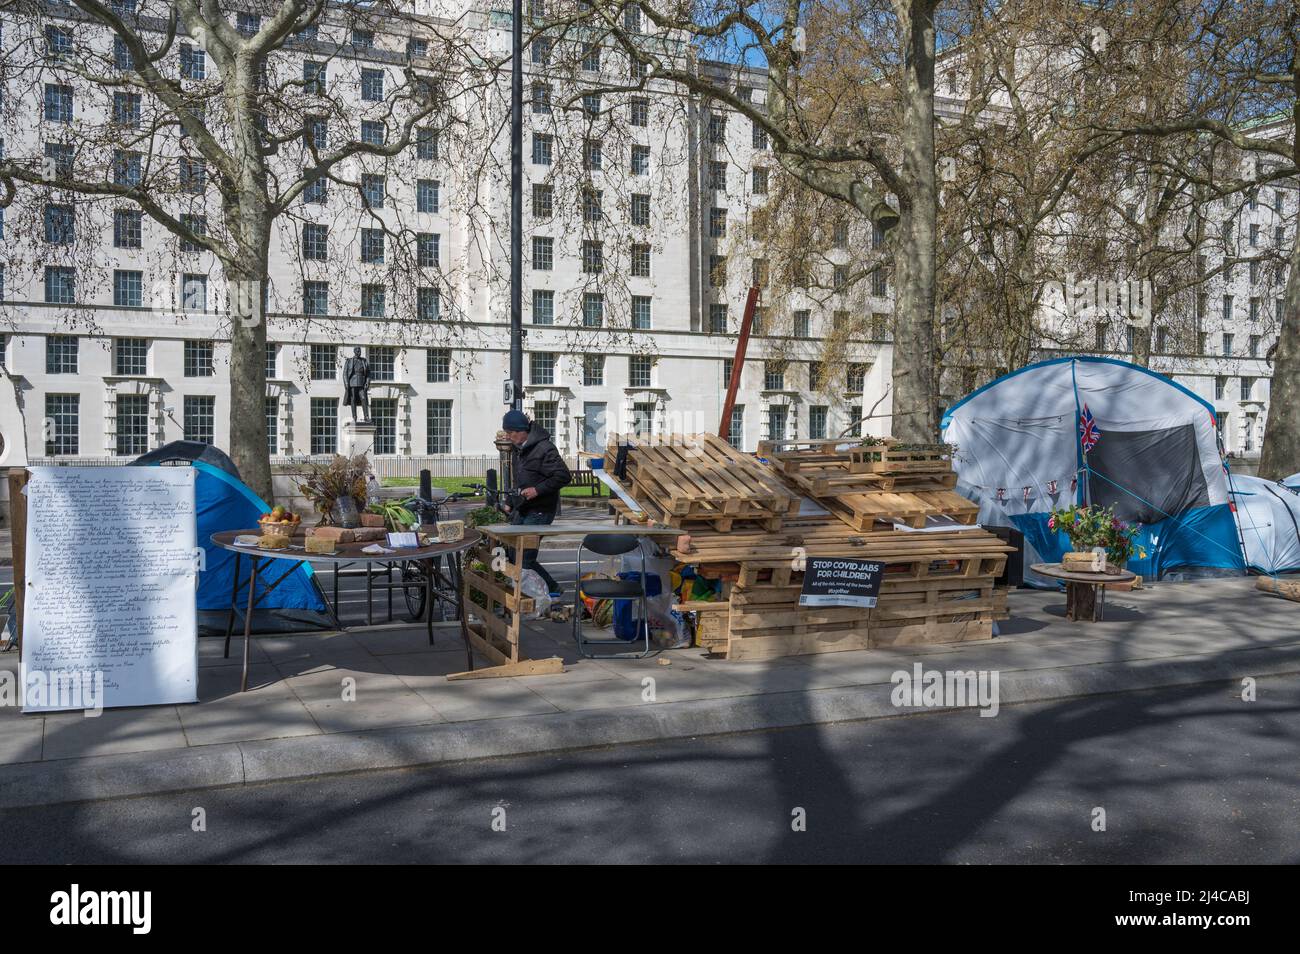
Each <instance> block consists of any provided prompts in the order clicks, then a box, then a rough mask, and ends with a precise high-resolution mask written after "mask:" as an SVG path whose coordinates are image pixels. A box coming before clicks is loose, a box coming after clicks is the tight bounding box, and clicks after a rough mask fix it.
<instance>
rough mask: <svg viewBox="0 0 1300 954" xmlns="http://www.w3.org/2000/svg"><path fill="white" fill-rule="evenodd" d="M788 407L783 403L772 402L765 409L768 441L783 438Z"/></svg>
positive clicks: (788, 411) (788, 413) (781, 439)
mask: <svg viewBox="0 0 1300 954" xmlns="http://www.w3.org/2000/svg"><path fill="white" fill-rule="evenodd" d="M789 415H790V409H789V408H788V407H786V406H785V405H784V404H773V405H772V406H771V407H769V408H768V409H767V439H768V440H769V441H783V440H785V429H786V421H787V420H788V418H789Z"/></svg>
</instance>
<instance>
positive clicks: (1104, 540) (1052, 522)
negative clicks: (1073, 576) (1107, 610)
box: [1047, 504, 1146, 571]
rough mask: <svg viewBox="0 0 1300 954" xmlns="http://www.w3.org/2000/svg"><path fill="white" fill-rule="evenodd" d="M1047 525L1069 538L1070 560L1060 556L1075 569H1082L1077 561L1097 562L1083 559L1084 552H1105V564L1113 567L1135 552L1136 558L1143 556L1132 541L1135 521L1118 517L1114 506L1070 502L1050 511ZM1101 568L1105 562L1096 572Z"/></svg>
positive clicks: (1144, 551) (1142, 550)
mask: <svg viewBox="0 0 1300 954" xmlns="http://www.w3.org/2000/svg"><path fill="white" fill-rule="evenodd" d="M1047 528H1048V529H1049V530H1054V531H1057V532H1063V533H1064V534H1065V535H1066V536H1067V537H1068V538H1069V540H1070V548H1071V551H1072V552H1073V553H1074V554H1076V556H1075V557H1074V558H1073V559H1063V560H1062V563H1065V564H1070V563H1074V564H1076V566H1077V568H1079V569H1083V566H1082V565H1081V564H1084V563H1092V565H1094V566H1095V563H1096V562H1100V561H1091V560H1085V559H1084V557H1083V555H1084V554H1092V553H1094V552H1096V551H1098V550H1102V551H1105V563H1106V564H1110V565H1112V566H1117V567H1123V566H1124V565H1125V564H1126V563H1128V561H1129V558H1130V557H1132V556H1133V555H1134V553H1135V552H1136V553H1137V555H1138V556H1139V557H1145V556H1146V550H1145V549H1144V548H1143V547H1141V546H1138V545H1137V543H1136V542H1135V541H1136V538H1137V533H1138V526H1137V524H1132V523H1127V522H1125V521H1123V520H1120V519H1119V518H1118V517H1116V516H1115V508H1114V507H1098V506H1090V507H1081V506H1079V505H1078V504H1071V505H1070V506H1069V507H1067V508H1065V509H1063V510H1053V511H1052V513H1051V516H1049V517H1048V518H1047ZM1067 556H1068V555H1067ZM1098 556H1100V554H1098ZM1067 568H1068V567H1067ZM1104 569H1105V565H1103V566H1100V567H1097V570H1098V571H1102V570H1104Z"/></svg>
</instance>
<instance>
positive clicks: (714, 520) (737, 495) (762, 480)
mask: <svg viewBox="0 0 1300 954" xmlns="http://www.w3.org/2000/svg"><path fill="white" fill-rule="evenodd" d="M620 447H627V448H628V453H627V458H626V459H627V464H626V474H625V478H624V484H625V486H627V487H628V490H629V492H630V493H631V495H632V496H633V498H635V499H636V501H637V503H639V504H640V505H641V506H642V507H643V508H644V509H645V511H646V512H647V514H648V515H649V516H650V518H651V519H653V520H655V521H656V522H657V523H659V524H662V525H663V526H666V527H679V528H682V529H695V528H704V529H712V530H719V531H727V530H731V529H732V528H733V527H736V528H739V527H746V526H748V527H759V528H762V529H765V530H777V529H779V528H780V526H781V521H782V520H784V519H785V518H786V517H787V516H788V515H790V514H792V513H794V512H797V511H798V509H799V495H798V494H797V493H795V492H794V491H792V490H791V489H790V488H789V487H787V486H786V485H785V483H783V482H782V481H781V479H780V478H779V477H778V476H777V475H776V474H775V473H773V472H772V471H771V469H770V468H767V467H765V466H763V464H762V463H761V462H759V461H757V460H755V459H754V458H753V457H752V456H749V455H747V454H742V453H740V451H738V450H736V449H735V448H734V447H732V446H731V445H730V444H728V443H727V442H726V441H724V440H722V439H721V438H719V437H715V436H714V435H712V434H695V435H690V436H682V435H670V436H665V437H657V438H655V439H653V440H647V439H645V438H641V437H630V436H622V435H617V434H616V435H614V436H613V437H612V439H611V443H610V447H609V451H608V455H607V457H606V460H608V461H610V463H611V466H613V462H614V461H615V460H617V459H618V453H619V448H620Z"/></svg>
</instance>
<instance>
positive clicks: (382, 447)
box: [370, 398, 397, 454]
mask: <svg viewBox="0 0 1300 954" xmlns="http://www.w3.org/2000/svg"><path fill="white" fill-rule="evenodd" d="M370 420H371V421H372V422H373V423H374V425H375V444H374V452H375V453H376V454H396V453H397V401H396V399H394V398H375V399H374V400H373V401H371V402H370Z"/></svg>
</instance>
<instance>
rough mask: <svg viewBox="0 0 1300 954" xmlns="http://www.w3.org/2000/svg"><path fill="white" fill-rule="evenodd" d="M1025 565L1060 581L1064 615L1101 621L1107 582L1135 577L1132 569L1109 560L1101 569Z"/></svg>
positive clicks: (1121, 581)
mask: <svg viewBox="0 0 1300 954" xmlns="http://www.w3.org/2000/svg"><path fill="white" fill-rule="evenodd" d="M1029 569H1030V570H1032V571H1033V572H1034V573H1037V574H1039V575H1040V576H1047V577H1051V578H1052V579H1054V580H1062V581H1064V583H1065V618H1066V619H1068V620H1072V621H1074V622H1083V623H1098V622H1101V619H1102V616H1103V615H1104V614H1105V612H1106V584H1107V583H1127V582H1128V581H1129V580H1135V579H1137V574H1136V573H1133V572H1131V571H1129V570H1122V569H1118V568H1113V567H1111V566H1110V565H1109V564H1108V565H1107V568H1106V572H1104V573H1089V572H1085V571H1082V570H1067V569H1065V568H1064V567H1063V566H1061V564H1059V563H1035V564H1033V565H1032V566H1030V568H1029ZM1098 591H1100V598H1098Z"/></svg>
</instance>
